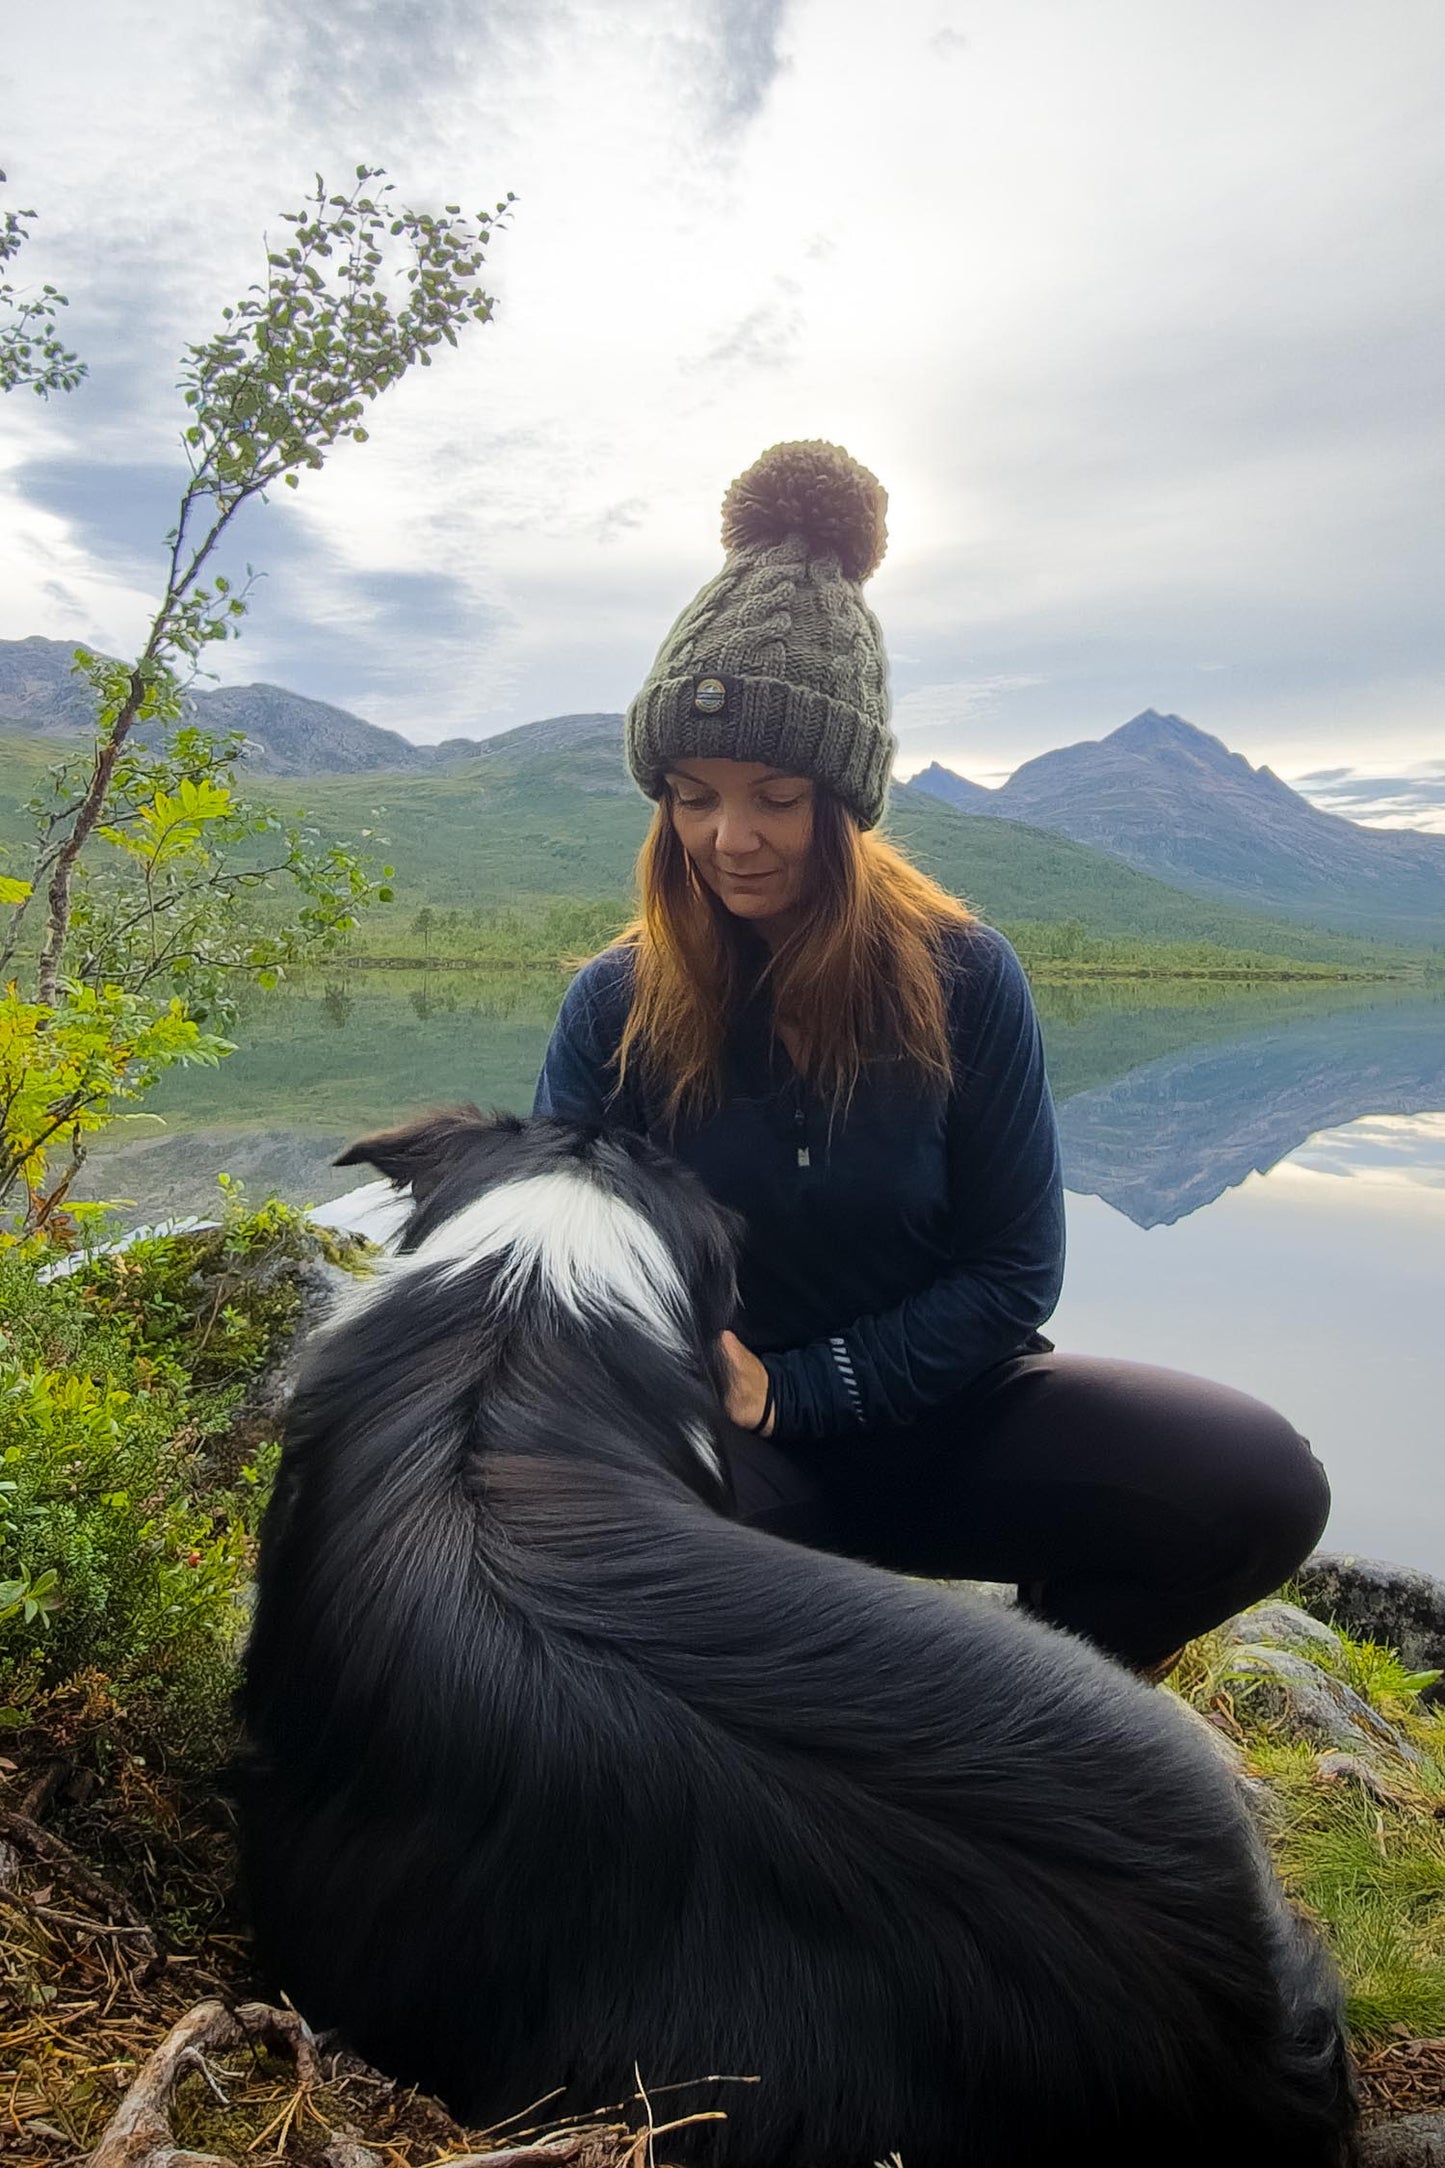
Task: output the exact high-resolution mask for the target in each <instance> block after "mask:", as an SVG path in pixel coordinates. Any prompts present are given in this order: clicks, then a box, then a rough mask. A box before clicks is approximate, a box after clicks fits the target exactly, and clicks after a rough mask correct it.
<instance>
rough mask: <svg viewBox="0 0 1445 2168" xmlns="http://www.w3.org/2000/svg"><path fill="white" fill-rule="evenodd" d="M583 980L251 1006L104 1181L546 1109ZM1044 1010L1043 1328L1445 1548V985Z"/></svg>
mask: <svg viewBox="0 0 1445 2168" xmlns="http://www.w3.org/2000/svg"><path fill="white" fill-rule="evenodd" d="M382 979H385V981H386V983H384V984H378V981H379V980H382ZM443 981H444V982H445V983H444V984H443V983H441V982H443ZM565 983H566V981H565V977H564V976H563V975H561V974H559V973H547V972H493V973H480V972H478V973H463V972H455V973H442V972H438V971H436V970H433V971H432V972H430V973H428V974H427V975H426V976H425V977H422V976H421V974H419V973H406V974H403V973H394V974H381V973H376V974H368V975H365V976H363V975H362V974H359V973H357V974H353V976H352V977H351V979H350V980H349V981H348V982H347V983H345V984H327V985H325V986H322V987H316V988H312V989H302V990H299V991H298V990H292V991H289V992H288V993H286V994H285V995H284V996H282V997H280V998H276V999H272V1000H270V1001H269V1002H264V1003H260V1004H258V1005H257V1006H255V1007H254V1008H253V1009H252V1010H251V1012H250V1013H249V1014H248V1015H247V1016H246V1017H245V1018H244V1019H243V1021H242V1024H241V1026H240V1028H239V1029H238V1030H237V1032H236V1034H235V1036H236V1037H237V1038H238V1039H239V1041H240V1051H239V1053H237V1054H236V1055H234V1056H233V1057H232V1058H231V1059H230V1060H229V1061H226V1062H224V1063H223V1064H222V1065H221V1067H220V1068H219V1069H216V1070H201V1071H192V1072H190V1073H188V1074H180V1075H173V1076H171V1077H168V1078H167V1079H166V1080H165V1082H164V1085H163V1087H162V1089H161V1090H160V1091H158V1092H157V1093H156V1094H155V1095H154V1097H153V1098H152V1099H151V1100H150V1101H149V1102H148V1105H149V1107H150V1108H152V1109H154V1110H155V1113H156V1114H159V1115H162V1116H165V1117H168V1118H169V1119H170V1120H171V1121H172V1122H173V1123H174V1125H175V1126H174V1127H172V1128H170V1129H167V1128H165V1127H163V1126H161V1125H160V1124H159V1123H157V1121H156V1120H155V1119H153V1118H151V1117H150V1116H147V1118H146V1119H144V1120H143V1121H141V1122H139V1123H137V1124H135V1125H133V1129H132V1133H131V1137H132V1141H130V1142H128V1143H126V1144H124V1145H122V1146H121V1147H120V1148H119V1149H111V1150H108V1151H106V1152H105V1153H104V1154H100V1153H98V1154H97V1155H96V1157H95V1159H94V1160H93V1161H92V1162H91V1164H90V1166H89V1167H88V1168H87V1169H86V1170H85V1174H86V1184H85V1188H84V1194H87V1195H89V1196H92V1197H95V1196H104V1197H109V1198H116V1197H124V1198H127V1199H129V1200H131V1202H130V1204H129V1206H128V1207H127V1209H126V1210H125V1211H124V1212H123V1213H122V1214H121V1217H122V1219H123V1220H125V1221H126V1222H129V1223H132V1224H133V1223H135V1222H137V1221H144V1220H154V1219H157V1218H161V1217H164V1216H165V1215H166V1214H169V1213H187V1212H198V1213H203V1214H204V1213H208V1212H213V1211H214V1210H215V1208H216V1204H217V1200H218V1191H217V1187H216V1176H217V1174H219V1173H221V1172H225V1173H227V1174H230V1175H231V1176H232V1177H233V1178H235V1179H238V1180H239V1181H241V1182H242V1183H243V1184H244V1186H245V1188H246V1189H247V1191H248V1192H249V1193H250V1194H251V1195H252V1196H255V1197H261V1196H264V1195H267V1194H269V1193H272V1192H275V1193H277V1194H279V1195H281V1196H284V1197H287V1198H289V1199H291V1200H292V1201H293V1202H297V1203H323V1202H327V1201H329V1200H330V1199H332V1198H334V1197H337V1196H340V1195H342V1194H343V1193H344V1192H345V1191H347V1190H349V1189H353V1188H354V1187H355V1186H356V1170H355V1169H354V1168H345V1169H338V1168H335V1167H333V1166H332V1165H331V1163H330V1162H331V1160H332V1158H333V1157H334V1155H335V1153H336V1152H337V1151H338V1150H339V1149H340V1147H341V1145H342V1143H343V1142H344V1141H346V1140H348V1139H350V1138H353V1137H355V1136H357V1135H360V1134H361V1133H363V1132H364V1131H365V1130H367V1129H370V1128H379V1127H383V1126H385V1125H386V1124H388V1123H390V1122H392V1121H395V1120H397V1119H398V1118H399V1117H400V1116H402V1115H403V1114H405V1113H406V1112H407V1111H408V1110H409V1109H413V1108H416V1107H419V1106H424V1105H428V1104H431V1105H436V1104H439V1103H445V1102H447V1101H455V1100H459V1099H473V1100H476V1101H477V1102H478V1103H479V1104H480V1105H482V1106H499V1107H511V1108H525V1107H526V1106H528V1105H529V1104H530V1100H531V1092H532V1084H533V1080H534V1078H535V1076H536V1073H537V1068H538V1065H539V1063H540V1061H541V1058H542V1052H543V1049H544V1047H545V1045H546V1041H547V1036H548V1033H549V1032H550V1030H551V1026H552V1021H553V1018H554V1016H555V1014H556V1009H557V1004H558V1002H559V1000H560V999H561V994H562V990H563V987H564V985H565ZM1039 1007H1040V1012H1041V1014H1042V1017H1043V1022H1044V1037H1045V1045H1046V1051H1047V1055H1048V1063H1049V1073H1050V1076H1051V1078H1052V1080H1053V1086H1054V1092H1055V1097H1056V1099H1057V1101H1058V1105H1059V1123H1060V1129H1061V1132H1062V1136H1063V1142H1064V1158H1065V1170H1066V1179H1067V1181H1068V1184H1069V1189H1070V1196H1069V1199H1068V1213H1069V1269H1068V1277H1067V1283H1066V1287H1065V1291H1064V1299H1063V1301H1062V1303H1061V1304H1060V1307H1059V1311H1058V1314H1057V1317H1056V1319H1055V1321H1054V1323H1053V1324H1051V1326H1050V1328H1049V1330H1050V1334H1051V1336H1052V1337H1054V1338H1056V1339H1057V1341H1058V1343H1059V1345H1060V1346H1061V1347H1065V1348H1068V1349H1071V1350H1074V1351H1077V1352H1081V1353H1095V1354H1113V1355H1124V1356H1128V1357H1130V1358H1132V1359H1133V1360H1135V1361H1141V1362H1159V1363H1164V1364H1166V1365H1168V1366H1170V1367H1172V1368H1175V1369H1181V1370H1188V1371H1193V1372H1196V1373H1199V1374H1202V1375H1206V1376H1211V1377H1215V1378H1219V1379H1221V1380H1223V1381H1224V1382H1226V1383H1228V1384H1232V1385H1235V1386H1238V1387H1240V1388H1241V1389H1242V1390H1244V1391H1247V1392H1253V1393H1256V1394H1258V1395H1259V1396H1260V1397H1261V1398H1263V1399H1266V1400H1268V1401H1270V1402H1271V1403H1272V1404H1273V1405H1274V1406H1277V1407H1279V1408H1281V1409H1283V1410H1284V1411H1285V1412H1286V1413H1287V1414H1288V1415H1289V1417H1290V1418H1291V1420H1292V1421H1293V1422H1295V1423H1296V1424H1297V1425H1298V1427H1299V1428H1300V1429H1301V1430H1303V1431H1304V1432H1305V1434H1306V1435H1307V1436H1309V1437H1310V1438H1311V1439H1312V1440H1313V1441H1314V1444H1315V1447H1316V1450H1317V1451H1318V1452H1319V1453H1320V1455H1321V1457H1322V1459H1323V1460H1324V1461H1325V1463H1326V1465H1327V1467H1328V1468H1329V1471H1330V1476H1331V1480H1332V1482H1333V1484H1334V1489H1335V1500H1336V1504H1335V1513H1334V1517H1333V1520H1332V1522H1331V1527H1330V1531H1329V1540H1330V1541H1331V1542H1332V1543H1334V1544H1336V1545H1337V1546H1342V1547H1346V1548H1359V1549H1373V1550H1376V1551H1380V1552H1383V1553H1384V1554H1386V1555H1388V1556H1393V1557H1395V1558H1398V1559H1400V1560H1401V1561H1402V1562H1403V1563H1406V1564H1412V1565H1419V1566H1424V1567H1427V1568H1428V1569H1430V1570H1431V1571H1434V1572H1445V1486H1442V1484H1441V1483H1440V1480H1439V1473H1438V1462H1439V1452H1440V1415H1439V1410H1440V1408H1441V1406H1442V1404H1445V1338H1442V1336H1441V1334H1440V1332H1439V1328H1438V1315H1439V1311H1440V1301H1441V1295H1442V1292H1445V1287H1442V1278H1445V1265H1442V1259H1445V1000H1442V999H1440V998H1438V997H1436V998H1428V997H1425V996H1420V997H1418V998H1414V999H1409V998H1405V997H1403V996H1402V995H1400V994H1399V993H1398V991H1396V990H1393V989H1381V988H1360V989H1354V990H1342V991H1341V992H1339V993H1338V994H1333V995H1331V994H1325V995H1322V994H1320V993H1319V992H1318V991H1314V990H1310V989H1306V988H1291V987H1281V988H1274V989H1268V990H1262V991H1252V990H1239V991H1236V992H1233V993H1229V992H1223V993H1222V992H1220V991H1219V990H1218V989H1215V988H1208V987H1200V986H1198V985H1191V986H1182V987H1181V986H1173V987H1171V986H1167V985H1162V984H1160V985H1152V986H1150V987H1147V988H1142V989H1141V988H1127V987H1122V986H1119V985H1113V986H1107V987H1102V988H1080V987H1067V988H1058V987H1044V988H1041V989H1040V998H1039ZM1204 1207H1208V1209H1207V1210H1206V1209H1203V1208H1204Z"/></svg>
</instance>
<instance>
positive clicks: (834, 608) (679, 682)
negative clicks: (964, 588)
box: [627, 442, 897, 828]
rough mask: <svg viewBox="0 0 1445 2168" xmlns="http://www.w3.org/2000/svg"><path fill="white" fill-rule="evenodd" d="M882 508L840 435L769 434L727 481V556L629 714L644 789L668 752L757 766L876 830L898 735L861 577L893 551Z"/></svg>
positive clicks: (657, 790) (657, 791) (877, 487)
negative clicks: (776, 771)
mask: <svg viewBox="0 0 1445 2168" xmlns="http://www.w3.org/2000/svg"><path fill="white" fill-rule="evenodd" d="M887 505H888V498H887V495H886V493H885V491H884V489H883V485H882V484H881V482H879V481H878V479H877V477H876V476H875V475H872V474H870V473H869V472H868V469H867V468H866V467H860V466H859V464H858V462H857V461H856V460H855V459H850V458H849V457H848V454H847V453H846V452H845V451H844V450H843V449H842V448H841V446H839V445H836V444H823V443H820V442H807V443H801V444H775V445H774V446H773V448H772V450H771V451H767V452H764V453H763V456H762V458H761V459H759V460H758V461H757V463H756V464H755V465H754V466H751V467H749V469H748V471H747V473H746V474H744V475H740V476H739V478H738V480H737V481H735V482H734V483H733V485H732V488H731V489H730V490H729V491H728V493H727V496H726V497H725V499H724V500H723V523H722V539H723V547H724V549H725V550H726V551H727V553H728V554H727V561H726V563H725V564H724V566H723V568H722V571H721V572H720V573H719V574H718V576H717V578H716V579H714V580H709V582H708V584H707V586H706V587H704V588H703V590H702V592H701V594H699V595H698V596H696V597H695V598H694V600H693V601H692V602H690V603H689V604H688V606H687V608H686V609H685V610H684V611H683V613H682V615H681V617H679V619H678V620H677V623H676V624H675V625H674V626H673V628H672V630H671V632H670V633H669V634H668V636H667V638H666V639H665V640H664V641H663V643H662V647H661V649H660V651H659V653H658V657H657V660H656V662H655V663H654V664H653V666H652V670H651V673H650V674H649V676H648V678H647V682H646V683H645V684H644V686H643V688H642V690H641V692H640V693H639V694H638V695H637V698H636V699H635V700H634V701H633V703H632V706H631V707H630V708H629V709H628V711H627V765H628V767H629V768H630V769H631V771H632V774H633V778H634V780H635V781H636V782H637V784H638V786H639V788H640V789H642V790H644V791H645V792H646V793H647V795H648V797H649V798H658V797H661V795H662V791H663V786H664V780H665V774H666V770H667V768H668V766H669V764H670V763H671V762H673V761H677V760H686V759H687V758H689V757H691V758H692V759H695V760H718V759H721V760H759V761H766V762H767V764H768V766H769V767H773V768H781V769H783V770H785V771H786V772H787V773H788V774H789V775H806V776H811V777H812V778H813V780H814V782H817V783H822V784H824V785H826V787H827V788H828V789H829V790H831V791H833V792H835V793H836V795H837V796H838V797H839V798H841V799H842V801H843V803H844V804H845V805H846V806H848V807H849V808H850V809H851V810H852V812H853V813H854V814H856V816H857V818H858V821H859V823H860V825H861V826H862V827H864V828H871V827H873V826H874V824H875V823H876V822H877V821H878V819H879V817H880V816H881V814H882V812H883V807H884V802H885V800H886V798H887V795H888V777H889V773H890V771H891V769H892V766H893V756H894V754H895V752H896V751H897V744H896V741H895V740H894V738H893V736H892V733H891V732H890V730H889V728H888V716H889V709H890V701H889V693H888V659H887V657H886V655H885V654H884V652H883V633H882V629H881V628H880V626H879V623H878V620H877V618H876V617H875V616H874V615H873V612H872V611H871V610H870V609H869V607H868V605H867V603H866V602H865V601H864V600H863V582H864V580H866V579H867V578H868V575H869V574H870V573H871V572H873V571H874V570H876V568H877V566H878V564H879V563H880V562H881V560H882V557H883V552H884V549H885V547H886V546H887V530H886V528H885V526H884V523H883V515H884V512H885V511H886V509H887Z"/></svg>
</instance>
